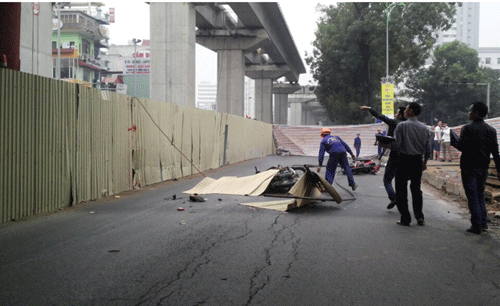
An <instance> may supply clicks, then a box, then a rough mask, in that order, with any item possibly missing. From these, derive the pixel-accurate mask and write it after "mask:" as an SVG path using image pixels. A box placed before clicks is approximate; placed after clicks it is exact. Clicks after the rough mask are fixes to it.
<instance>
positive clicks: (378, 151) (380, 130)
mask: <svg viewBox="0 0 500 306" xmlns="http://www.w3.org/2000/svg"><path fill="white" fill-rule="evenodd" d="M377 136H384V134H383V133H382V129H377V134H375V143H374V144H373V145H374V146H378V148H377V149H378V150H377V157H378V159H379V160H382V155H383V149H384V148H383V147H382V146H381V145H380V143H379V142H378V140H377Z"/></svg>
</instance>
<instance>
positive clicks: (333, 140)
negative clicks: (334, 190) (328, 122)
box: [317, 128, 358, 190]
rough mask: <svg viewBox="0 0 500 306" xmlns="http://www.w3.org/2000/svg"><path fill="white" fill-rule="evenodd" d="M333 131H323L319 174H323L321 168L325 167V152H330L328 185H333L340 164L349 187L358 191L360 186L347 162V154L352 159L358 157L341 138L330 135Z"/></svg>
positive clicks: (327, 167) (326, 174)
mask: <svg viewBox="0 0 500 306" xmlns="http://www.w3.org/2000/svg"><path fill="white" fill-rule="evenodd" d="M330 134H331V131H330V129H329V128H323V129H322V130H321V137H323V139H322V140H321V143H320V146H319V155H318V165H319V166H318V169H317V171H318V173H320V172H321V167H322V166H323V159H324V157H325V152H328V154H329V155H330V157H329V158H328V163H327V164H326V173H325V179H326V181H327V182H328V183H330V184H333V180H334V179H335V172H336V171H337V165H338V164H340V166H341V167H342V169H344V171H345V173H346V174H347V181H348V182H349V186H351V188H352V190H356V188H357V187H358V185H356V182H354V177H353V175H352V171H351V168H350V167H349V162H348V160H347V152H349V154H351V156H352V159H355V158H356V157H355V156H354V154H353V153H352V151H351V148H349V145H347V143H345V142H344V141H343V140H342V139H341V138H340V137H338V136H332V135H330Z"/></svg>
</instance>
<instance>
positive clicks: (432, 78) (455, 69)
mask: <svg viewBox="0 0 500 306" xmlns="http://www.w3.org/2000/svg"><path fill="white" fill-rule="evenodd" d="M433 54H434V59H433V63H432V65H431V66H430V67H428V68H420V69H416V70H413V71H410V73H408V78H407V80H406V82H405V87H406V88H407V89H406V90H405V94H406V95H408V96H410V97H411V98H413V99H414V100H415V101H418V102H419V103H421V104H423V105H424V107H423V109H422V114H421V116H420V117H421V120H422V121H425V122H426V123H428V124H435V123H436V121H437V120H441V121H444V122H447V123H448V125H452V126H453V125H460V124H464V123H466V122H467V121H468V116H467V113H468V111H469V106H470V104H471V103H472V102H474V101H483V102H486V92H487V87H486V86H474V85H472V84H471V83H476V84H477V83H482V84H486V83H488V82H490V86H491V87H490V88H491V89H490V107H491V112H490V117H491V116H495V115H498V113H499V107H498V99H499V92H498V87H499V86H498V77H499V75H498V72H495V71H493V70H492V69H490V68H481V67H479V58H478V54H477V52H476V50H474V49H472V48H470V47H468V46H467V45H466V44H464V43H460V42H458V41H453V42H451V43H447V44H444V45H442V46H437V47H436V48H435V49H434V52H433ZM466 83H469V85H466Z"/></svg>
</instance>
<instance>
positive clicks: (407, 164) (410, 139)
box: [394, 102, 431, 226]
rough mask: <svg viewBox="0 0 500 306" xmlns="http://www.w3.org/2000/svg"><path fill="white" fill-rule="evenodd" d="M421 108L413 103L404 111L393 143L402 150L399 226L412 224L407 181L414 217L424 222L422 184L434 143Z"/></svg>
mask: <svg viewBox="0 0 500 306" xmlns="http://www.w3.org/2000/svg"><path fill="white" fill-rule="evenodd" d="M420 111H421V107H420V104H418V103H417V102H412V103H410V104H409V105H408V106H407V107H406V109H405V112H404V116H405V118H406V121H403V122H400V123H399V124H398V125H397V126H396V129H395V130H394V138H395V140H394V145H395V148H396V150H397V151H398V153H399V157H398V162H397V166H396V205H397V207H398V210H399V213H400V214H401V219H400V221H398V222H397V224H399V225H406V226H409V225H410V223H411V216H410V211H409V210H408V188H407V185H408V180H410V190H411V196H412V200H413V201H412V204H413V213H414V215H415V219H417V223H418V225H424V223H425V222H424V214H423V212H422V206H423V198H422V190H421V189H420V185H421V183H422V171H424V170H425V169H427V160H428V159H429V157H430V155H431V143H430V134H429V133H430V131H429V129H428V128H427V126H425V125H424V124H423V123H422V122H420V121H418V119H417V116H418V115H419V114H420Z"/></svg>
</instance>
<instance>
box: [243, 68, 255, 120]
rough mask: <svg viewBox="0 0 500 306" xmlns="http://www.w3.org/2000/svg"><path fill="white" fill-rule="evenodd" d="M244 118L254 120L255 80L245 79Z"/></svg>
mask: <svg viewBox="0 0 500 306" xmlns="http://www.w3.org/2000/svg"><path fill="white" fill-rule="evenodd" d="M244 104H245V110H244V114H245V116H249V117H251V118H255V80H252V79H250V78H248V77H245V98H244Z"/></svg>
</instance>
